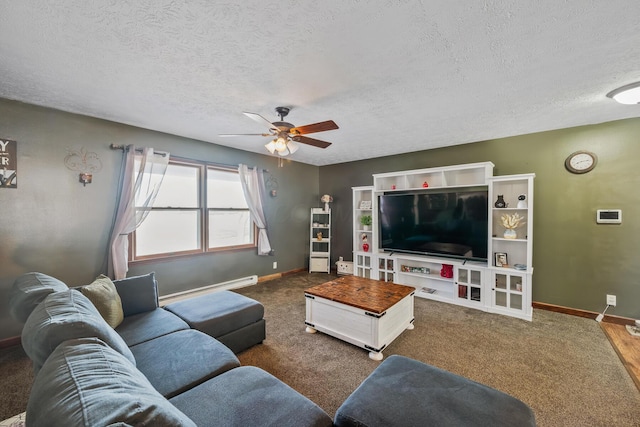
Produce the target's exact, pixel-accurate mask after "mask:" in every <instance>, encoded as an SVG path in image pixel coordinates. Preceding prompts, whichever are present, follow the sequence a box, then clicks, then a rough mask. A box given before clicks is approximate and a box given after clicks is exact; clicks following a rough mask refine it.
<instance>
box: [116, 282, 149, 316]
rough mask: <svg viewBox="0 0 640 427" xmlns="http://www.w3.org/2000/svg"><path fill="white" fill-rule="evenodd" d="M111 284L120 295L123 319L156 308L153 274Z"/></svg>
mask: <svg viewBox="0 0 640 427" xmlns="http://www.w3.org/2000/svg"><path fill="white" fill-rule="evenodd" d="M113 284H114V285H116V289H117V290H118V295H120V300H121V301H122V311H123V312H124V316H125V317H127V316H133V315H134V314H139V313H145V312H147V311H153V310H155V309H156V308H158V305H159V304H158V283H157V282H156V276H155V273H149V274H145V275H143V276H134V277H127V278H125V279H120V280H114V281H113Z"/></svg>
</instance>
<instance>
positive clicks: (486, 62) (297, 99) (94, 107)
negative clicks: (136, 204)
mask: <svg viewBox="0 0 640 427" xmlns="http://www.w3.org/2000/svg"><path fill="white" fill-rule="evenodd" d="M639 17H640V1H638V0H609V1H606V2H605V1H602V0H563V1H561V0H538V1H525V0H519V1H518V0H511V1H507V0H503V1H492V0H484V1H480V0H478V1H452V0H431V1H427V0H424V1H406V0H405V1H400V0H396V1H387V0H378V1H357V0H351V1H349V0H323V1H305V0H278V1H270V0H243V1H212V0H194V1H177V0H170V1H169V0H128V1H125V0H111V1H99V0H91V1H87V0H57V1H50V0H3V1H1V2H0V97H2V98H8V99H15V100H20V101H23V102H27V103H31V104H36V105H42V106H47V107H52V108H56V109H60V110H64V111H70V112H74V113H79V114H84V115H88V116H93V117H99V118H104V119H107V120H112V121H116V122H121V123H126V124H131V125H135V126H139V127H143V128H148V129H154V130H158V131H162V132H167V133H171V134H175V135H181V136H185V137H189V138H195V139H199V140H203V141H209V142H213V143H216V144H220V145H227V146H230V147H235V148H238V149H242V150H247V151H255V152H258V153H263V154H264V153H266V150H265V149H264V147H263V146H264V144H265V143H267V142H268V138H263V137H259V136H256V137H236V138H221V137H219V136H218V134H224V133H260V132H263V131H265V130H266V129H265V128H263V127H261V126H260V124H259V123H256V122H255V121H252V120H250V119H248V118H247V117H246V116H244V115H243V114H242V112H243V111H250V112H255V113H258V114H261V115H262V116H264V117H266V118H267V119H269V120H272V121H276V120H278V118H277V116H276V114H275V111H274V108H275V107H276V106H279V105H283V106H289V107H292V111H291V113H290V114H289V116H288V117H287V121H289V122H291V123H293V124H295V125H305V124H309V123H315V122H320V121H324V120H328V119H333V120H334V121H335V122H336V123H337V124H338V125H339V126H340V129H338V130H333V131H328V132H323V133H316V134H312V135H310V136H312V137H315V138H318V139H322V140H327V141H330V142H332V143H333V145H331V146H330V147H329V148H327V149H324V150H323V149H319V148H314V147H310V146H302V148H300V150H299V151H298V152H297V153H295V154H294V155H293V156H292V159H293V160H297V161H301V162H305V163H311V164H314V165H327V164H333V163H341V162H346V161H352V160H358V159H364V158H371V157H379V156H384V155H389V154H394V153H402V152H410V151H417V150H424V149H428V148H436V147H442V146H448V145H455V144H463V143H468V142H474V141H481V140H486V139H490V138H498V137H505V136H512V135H520V134H526V133H532V132H538V131H545V130H552V129H559V128H566V127H571V126H577V125H584V124H593V123H601V122H606V121H611V120H617V119H623V118H629V117H638V116H640V106H637V105H634V106H624V105H619V104H617V103H615V102H614V101H612V100H610V99H608V98H606V97H605V94H606V93H607V92H609V91H610V90H612V89H614V88H616V87H618V86H622V85H624V84H627V83H631V82H634V81H638V80H640V66H639V65H640V64H639V62H640V19H639ZM115 142H117V141H115Z"/></svg>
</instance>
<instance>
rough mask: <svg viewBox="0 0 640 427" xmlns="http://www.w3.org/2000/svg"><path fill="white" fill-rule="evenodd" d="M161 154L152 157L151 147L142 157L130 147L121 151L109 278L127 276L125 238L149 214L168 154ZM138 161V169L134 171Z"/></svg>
mask: <svg viewBox="0 0 640 427" xmlns="http://www.w3.org/2000/svg"><path fill="white" fill-rule="evenodd" d="M162 154H163V155H159V154H157V153H155V154H154V152H153V148H144V149H143V150H142V154H139V153H138V154H136V150H135V147H134V146H133V145H129V146H128V147H127V148H126V150H125V153H124V156H125V157H124V165H123V175H122V177H121V180H120V198H119V202H118V210H117V213H116V219H115V223H114V226H113V229H112V230H111V238H110V239H109V260H108V266H107V269H108V275H109V277H112V278H114V279H123V278H125V277H126V275H127V271H128V270H129V262H128V253H129V238H128V236H129V234H130V233H132V232H133V231H134V230H135V229H136V228H138V226H139V225H140V224H142V221H144V219H145V218H146V217H147V215H149V212H150V211H151V207H152V206H153V202H154V200H155V199H156V195H157V194H158V190H159V189H160V185H161V184H162V179H163V178H164V173H165V172H166V170H167V165H168V164H169V153H162ZM136 157H137V158H136ZM138 162H139V167H137V170H136V163H138ZM136 207H137V209H136Z"/></svg>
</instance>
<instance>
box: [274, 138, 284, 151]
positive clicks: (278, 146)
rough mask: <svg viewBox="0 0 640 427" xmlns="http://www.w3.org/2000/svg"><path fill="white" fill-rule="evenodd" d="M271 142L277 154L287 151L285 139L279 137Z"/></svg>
mask: <svg viewBox="0 0 640 427" xmlns="http://www.w3.org/2000/svg"><path fill="white" fill-rule="evenodd" d="M273 142H274V143H275V146H276V151H277V152H278V153H282V152H283V151H287V139H286V138H284V137H282V136H279V137H278V138H277V139H274V140H273Z"/></svg>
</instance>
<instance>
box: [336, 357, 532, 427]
mask: <svg viewBox="0 0 640 427" xmlns="http://www.w3.org/2000/svg"><path fill="white" fill-rule="evenodd" d="M334 425H335V426H338V427H344V426H358V427H365V426H369V427H373V426H403V427H404V426H431V425H432V426H452V427H453V426H455V427H460V426H492V427H498V426H510V427H513V426H535V425H536V423H535V417H534V415H533V411H532V410H531V408H529V407H528V406H527V405H525V404H524V403H522V402H521V401H520V400H518V399H516V398H514V397H512V396H509V395H508V394H505V393H503V392H501V391H498V390H496V389H493V388H491V387H487V386H485V385H482V384H479V383H476V382H474V381H471V380H469V379H467V378H464V377H461V376H458V375H455V374H452V373H450V372H447V371H444V370H442V369H438V368H436V367H433V366H430V365H427V364H424V363H422V362H418V361H417V360H413V359H409V358H407V357H403V356H397V355H393V356H390V357H388V358H387V360H385V361H384V362H382V363H381V364H380V366H378V367H377V368H376V369H375V370H374V371H373V372H372V373H371V375H369V377H367V378H366V379H365V380H364V381H363V382H362V384H360V386H359V387H358V388H357V389H356V390H355V391H354V392H353V393H352V394H351V395H350V396H349V397H348V398H347V400H345V401H344V403H343V404H342V406H340V408H338V411H337V412H336V415H335V419H334Z"/></svg>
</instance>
